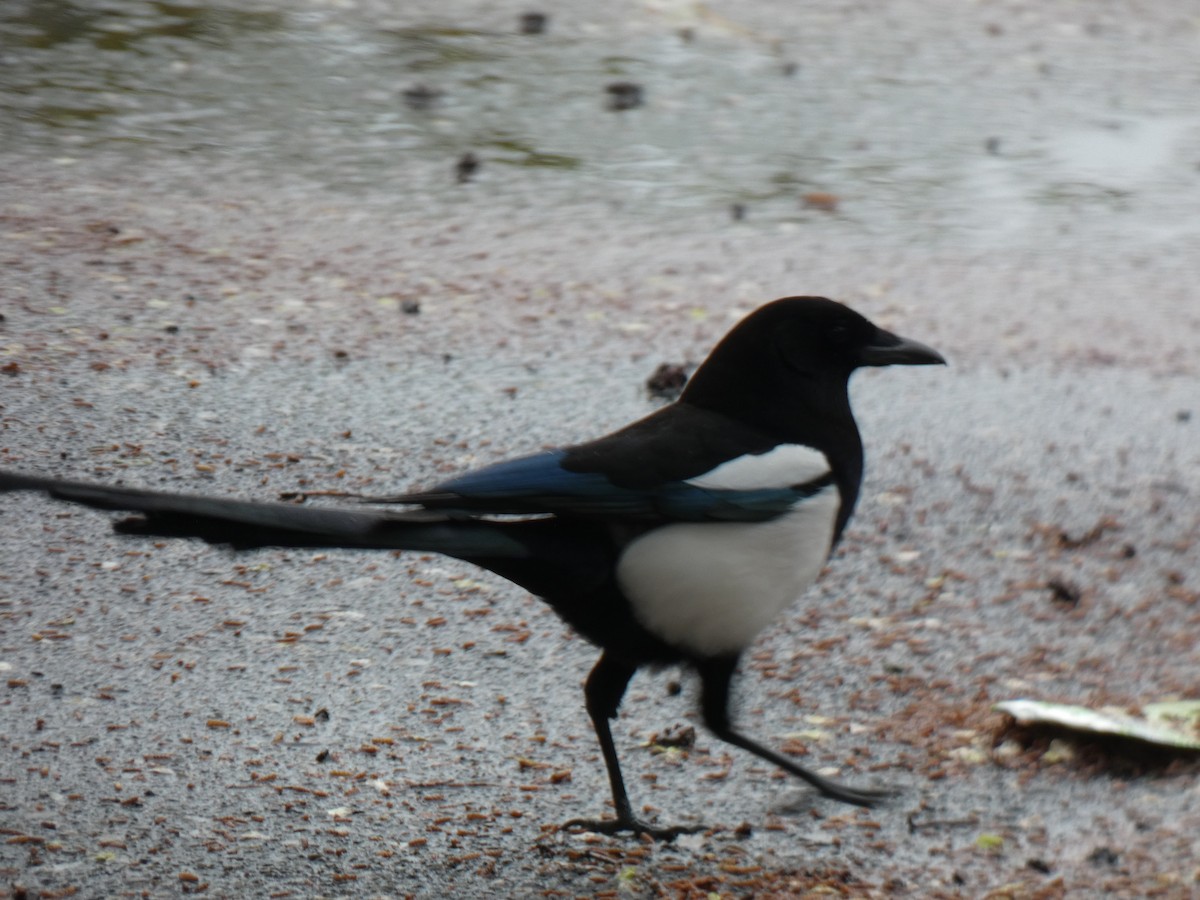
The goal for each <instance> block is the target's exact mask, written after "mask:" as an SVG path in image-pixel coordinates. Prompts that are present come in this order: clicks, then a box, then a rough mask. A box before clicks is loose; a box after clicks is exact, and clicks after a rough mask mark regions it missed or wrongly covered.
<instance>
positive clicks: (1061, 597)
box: [1046, 578, 1082, 609]
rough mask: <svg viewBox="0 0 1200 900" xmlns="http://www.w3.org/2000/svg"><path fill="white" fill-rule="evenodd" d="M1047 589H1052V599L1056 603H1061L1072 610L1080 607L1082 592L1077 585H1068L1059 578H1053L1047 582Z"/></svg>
mask: <svg viewBox="0 0 1200 900" xmlns="http://www.w3.org/2000/svg"><path fill="white" fill-rule="evenodd" d="M1046 587H1048V588H1049V589H1050V599H1051V600H1053V601H1054V602H1055V603H1061V604H1063V605H1064V606H1068V607H1071V608H1072V609H1073V608H1074V607H1076V606H1078V605H1079V598H1080V596H1082V592H1081V591H1080V590H1079V588H1077V587H1075V585H1073V584H1068V583H1067V582H1065V581H1061V580H1059V579H1057V578H1051V579H1050V580H1049V581H1047V582H1046Z"/></svg>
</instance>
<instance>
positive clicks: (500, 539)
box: [0, 472, 541, 560]
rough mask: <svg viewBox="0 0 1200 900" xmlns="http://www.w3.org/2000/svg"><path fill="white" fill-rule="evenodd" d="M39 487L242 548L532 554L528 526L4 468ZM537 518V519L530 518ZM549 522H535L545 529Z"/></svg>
mask: <svg viewBox="0 0 1200 900" xmlns="http://www.w3.org/2000/svg"><path fill="white" fill-rule="evenodd" d="M8 491H38V492H42V493H45V494H48V495H49V496H51V497H53V498H54V499H56V500H65V501H68V502H71V503H80V504H83V505H85V506H91V507H94V508H96V509H107V510H118V511H125V512H131V513H135V514H136V515H134V516H132V517H130V518H127V519H122V520H119V521H117V522H115V523H114V526H113V527H114V528H115V529H116V530H117V531H118V532H121V533H122V534H136V535H148V536H160V537H190V538H199V539H200V540H203V541H207V542H209V543H210V544H227V545H229V546H231V547H234V548H236V549H239V550H247V549H252V548H255V547H323V548H338V547H340V548H353V549H374V550H416V551H421V552H436V553H445V554H447V555H449V556H455V557H458V558H459V559H466V560H487V559H506V558H507V559H522V558H527V557H528V556H529V553H530V546H529V544H528V541H527V536H528V537H532V534H531V533H529V534H527V532H528V530H522V529H514V528H512V527H504V526H505V525H508V526H513V525H518V524H522V523H516V522H513V523H498V522H488V521H481V520H475V519H456V518H452V517H450V516H446V515H442V514H440V513H429V512H425V511H411V512H403V511H401V512H397V511H395V510H388V509H373V508H370V507H362V508H359V509H340V508H334V507H320V506H305V505H300V504H295V503H269V502H261V503H260V502H254V501H245V500H234V499H227V498H223V497H203V496H196V495H192V494H172V493H166V492H162V491H148V490H141V489H138V488H126V487H107V486H104V485H98V484H88V483H85V482H78V481H59V480H57V479H54V478H41V477H37V476H29V475H18V474H15V473H10V472H0V493H3V492H8ZM524 524H533V523H524ZM540 530H541V529H535V531H540Z"/></svg>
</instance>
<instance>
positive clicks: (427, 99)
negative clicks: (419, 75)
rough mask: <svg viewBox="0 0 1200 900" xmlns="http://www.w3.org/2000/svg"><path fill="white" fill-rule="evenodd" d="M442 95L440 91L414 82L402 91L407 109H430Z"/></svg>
mask: <svg viewBox="0 0 1200 900" xmlns="http://www.w3.org/2000/svg"><path fill="white" fill-rule="evenodd" d="M441 97H442V92H441V91H439V90H437V89H436V88H431V87H429V86H428V85H425V84H415V85H413V86H412V87H410V88H408V90H406V91H405V92H404V102H405V103H406V104H407V105H408V108H409V109H416V110H426V109H430V108H431V107H432V106H433V105H434V104H435V103H437V102H438V100H440V99H441Z"/></svg>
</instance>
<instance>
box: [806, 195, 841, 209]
mask: <svg viewBox="0 0 1200 900" xmlns="http://www.w3.org/2000/svg"><path fill="white" fill-rule="evenodd" d="M801 200H803V202H804V206H805V207H806V208H808V209H817V210H820V211H821V212H827V213H831V212H837V208H838V204H839V203H840V202H841V198H840V197H838V195H837V194H830V193H828V192H826V191H811V192H809V193H807V194H805V195H804V196H803V197H802V198H801Z"/></svg>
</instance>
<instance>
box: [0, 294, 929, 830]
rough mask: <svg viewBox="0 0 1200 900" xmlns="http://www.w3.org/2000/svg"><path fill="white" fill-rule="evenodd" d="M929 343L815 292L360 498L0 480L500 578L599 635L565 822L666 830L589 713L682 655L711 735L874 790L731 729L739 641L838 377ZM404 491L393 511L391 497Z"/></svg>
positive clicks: (852, 489) (158, 528)
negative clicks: (668, 394) (517, 438)
mask: <svg viewBox="0 0 1200 900" xmlns="http://www.w3.org/2000/svg"><path fill="white" fill-rule="evenodd" d="M944 363H945V360H944V359H943V358H942V357H941V355H940V354H938V353H937V351H935V350H933V349H932V348H930V347H927V346H925V345H924V344H921V343H919V342H917V341H913V340H908V339H905V338H902V337H899V336H897V335H895V334H893V333H891V332H888V331H885V330H883V329H882V328H878V327H876V326H875V325H874V324H872V323H871V322H870V321H868V320H867V319H866V318H864V317H863V316H861V315H859V314H857V313H855V312H854V311H852V310H851V309H849V308H848V307H846V306H844V305H842V304H840V303H836V302H834V301H832V300H827V299H825V298H821V297H786V298H784V299H781V300H776V301H774V302H773V303H768V304H767V305H765V306H762V307H760V308H759V309H758V310H756V311H755V312H753V313H751V314H750V315H748V316H746V317H745V318H744V319H742V320H741V322H740V323H738V324H737V325H736V326H735V327H734V328H733V330H732V331H730V332H729V334H728V335H726V336H725V338H724V339H723V340H722V341H721V342H720V343H719V344H718V345H717V346H716V348H715V349H714V350H713V351H712V353H711V354H710V355H709V357H708V358H707V359H706V360H705V362H704V363H703V364H702V365H701V366H700V367H699V368H698V369H697V370H696V372H695V374H693V375H692V377H691V379H690V380H689V381H688V382H687V384H686V386H685V388H684V390H683V393H682V394H681V395H680V396H679V398H678V399H677V400H676V401H675V402H674V403H672V404H670V405H668V406H665V407H663V408H661V409H659V410H657V411H656V412H654V413H652V414H650V415H648V416H646V417H645V418H642V419H640V420H638V421H636V422H634V423H633V424H631V425H628V426H626V427H624V428H622V429H620V430H619V431H616V432H614V433H612V434H609V435H607V436H605V437H601V438H599V439H597V440H593V441H590V442H587V443H583V444H575V445H572V446H567V447H564V448H561V449H555V450H547V451H543V452H539V453H535V454H533V455H529V456H522V457H519V458H516V459H512V460H509V461H507V462H501V463H497V464H495V465H491V466H488V467H485V468H482V469H478V470H476V471H472V472H468V473H466V474H464V475H460V476H458V477H455V478H451V479H450V480H448V481H445V482H442V483H441V484H438V485H436V486H434V487H431V488H429V489H427V490H421V491H416V492H413V493H406V494H400V495H396V496H388V497H380V498H374V499H375V501H376V505H374V506H367V505H360V506H355V507H349V508H347V507H345V506H336V507H329V506H325V507H322V506H306V505H298V504H293V503H280V502H248V501H242V500H236V499H232V498H215V497H205V496H194V495H184V494H172V493H165V492H157V491H148V490H140V489H135V488H126V487H106V486H101V485H96V484H87V483H81V482H70V481H61V480H57V479H53V478H44V477H36V476H26V475H20V474H16V473H4V472H0V491H41V492H44V493H47V494H49V495H50V496H51V497H53V498H56V499H59V500H66V501H71V502H74V503H81V504H85V505H88V506H92V507H97V508H101V509H109V510H123V511H129V512H134V513H136V514H137V515H136V516H134V517H132V518H127V519H124V520H121V521H118V522H116V523H115V525H114V527H115V529H116V530H117V531H118V532H120V533H123V534H131V535H150V536H155V537H192V538H199V539H202V540H204V541H207V542H209V543H213V544H224V545H229V546H232V547H234V548H236V549H253V548H259V547H310V548H357V549H388V550H396V549H402V550H413V551H420V552H437V553H441V554H445V555H447V556H451V557H455V558H457V559H461V560H465V561H467V562H470V563H473V564H475V565H478V566H481V567H483V568H485V569H490V570H491V571H493V572H495V573H496V574H498V575H500V576H502V577H504V578H506V579H508V580H510V581H512V582H515V583H516V584H517V585H519V586H521V587H522V588H524V589H526V590H528V591H529V592H531V593H532V594H535V595H537V596H538V597H540V598H541V599H542V600H544V601H545V602H546V603H548V604H549V605H550V606H551V607H553V609H554V610H555V611H556V612H557V613H558V615H559V616H560V617H561V618H562V619H563V620H565V621H566V622H567V623H568V624H569V625H570V626H572V627H573V628H574V629H575V630H576V631H578V632H579V633H580V634H581V635H583V636H584V637H585V638H587V639H588V640H589V641H590V642H592V643H593V644H595V645H596V646H597V647H598V648H599V649H600V657H599V660H598V662H597V663H596V664H595V667H594V668H593V669H592V670H591V673H590V674H589V675H588V676H587V679H586V681H585V683H584V697H585V700H586V708H587V712H588V715H589V716H590V718H591V721H592V724H593V726H594V728H595V732H596V737H597V739H598V741H599V744H600V751H601V754H602V756H603V759H604V764H605V767H606V769H607V773H608V780H609V785H610V788H611V791H612V802H613V807H614V810H615V816H614V817H612V818H603V819H600V820H588V819H574V820H571V821H570V822H568V823H566V825H565V826H564V827H570V828H572V829H574V828H579V829H586V830H590V831H596V832H603V833H610V834H611V833H617V832H623V831H628V832H633V833H635V834H645V835H649V836H651V837H654V838H661V839H670V838H672V837H674V836H675V835H677V834H680V833H682V832H683V831H687V830H693V829H691V828H687V827H678V826H676V827H657V826H654V825H651V824H649V823H647V822H644V821H642V820H641V819H639V818H638V817H637V816H636V815H635V814H634V811H633V807H632V806H631V804H630V801H629V796H628V794H627V792H626V789H625V783H624V780H623V779H622V775H621V767H620V763H619V761H618V757H617V751H616V747H615V745H614V742H613V736H612V732H611V730H610V728H609V721H610V720H611V719H615V718H616V717H617V711H618V708H619V706H620V704H621V699H622V697H623V696H624V693H625V690H626V687H627V686H628V684H629V681H630V679H631V678H632V677H633V675H634V673H635V672H636V671H637V670H638V669H639V668H642V667H644V666H651V667H654V666H662V665H671V664H682V665H684V666H688V667H690V668H691V669H693V670H694V671H695V672H696V673H697V674H698V676H699V680H700V712H701V715H702V717H703V721H704V723H705V725H706V726H707V727H708V729H709V730H710V731H711V732H712V733H713V734H714V735H715V736H716V737H717V738H719V739H721V740H723V741H725V742H727V743H729V744H732V745H734V746H736V747H740V748H742V749H743V750H746V751H748V752H750V753H752V754H754V755H755V756H758V757H760V758H761V759H763V760H766V761H767V762H770V763H772V764H774V765H775V766H778V767H779V768H781V769H783V770H784V771H786V772H789V773H791V774H792V775H794V776H796V777H798V778H801V779H803V780H804V781H806V782H808V783H809V784H810V785H812V786H813V787H814V788H816V789H817V790H818V791H819V792H820V793H821V794H823V795H824V796H826V797H829V798H832V799H834V800H839V801H843V802H845V803H850V804H857V805H859V806H867V807H869V806H873V805H876V804H878V803H880V802H882V801H883V800H885V799H886V798H888V797H889V796H892V792H891V791H888V790H883V789H870V788H855V787H850V786H847V785H844V784H839V783H837V782H834V781H831V780H829V779H827V778H824V777H822V776H821V775H818V774H816V773H814V772H811V771H809V770H807V769H805V768H803V767H801V766H799V765H797V764H796V763H794V762H793V761H792V760H790V759H788V758H786V757H784V756H782V755H780V754H779V753H777V752H775V751H774V750H771V749H770V748H768V747H765V746H763V745H762V744H760V743H758V742H757V741H755V740H753V739H752V738H750V737H748V736H746V735H744V734H743V733H742V732H741V731H739V730H737V729H736V728H735V727H734V724H733V722H732V721H731V717H730V712H729V693H730V685H731V680H732V678H733V675H734V673H735V670H736V669H737V666H738V661H739V658H740V656H741V654H742V653H743V652H744V651H745V650H746V648H747V647H749V646H750V645H751V643H752V642H753V641H754V639H755V637H756V636H757V635H758V634H759V633H760V632H761V631H762V630H763V629H764V628H766V627H767V626H768V625H769V624H770V623H771V622H772V621H773V620H774V619H775V618H777V617H778V616H779V615H780V614H781V613H782V612H783V611H784V610H785V609H786V608H787V607H788V606H789V605H790V604H791V603H792V602H793V601H794V600H795V599H796V598H797V597H799V596H800V594H801V593H802V592H803V591H804V590H805V589H806V588H807V587H808V586H809V585H810V584H811V583H812V582H813V581H814V580H815V579H816V578H817V576H818V574H819V573H820V571H821V569H822V567H823V566H824V564H825V562H826V560H827V559H828V557H829V556H830V553H831V552H832V550H833V548H834V547H835V546H836V545H837V543H838V540H839V539H840V538H841V536H842V532H843V530H844V529H845V527H846V522H847V520H848V519H849V518H850V515H851V513H852V512H853V510H854V506H855V503H856V501H857V500H858V494H859V487H860V484H861V481H862V475H863V446H862V440H861V438H860V436H859V432H858V428H857V426H856V424H855V421H854V416H853V414H852V412H851V409H850V398H849V391H848V386H849V379H850V375H851V374H852V373H853V372H854V370H855V369H858V368H860V367H863V366H888V365H933V364H944ZM395 505H403V506H405V507H407V508H405V509H395V508H393V507H394V506H395Z"/></svg>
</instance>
